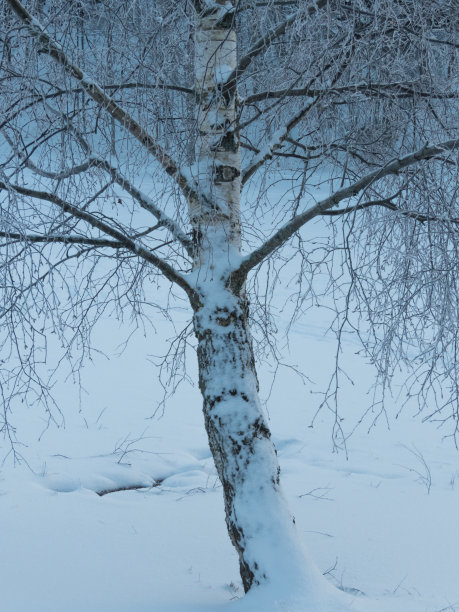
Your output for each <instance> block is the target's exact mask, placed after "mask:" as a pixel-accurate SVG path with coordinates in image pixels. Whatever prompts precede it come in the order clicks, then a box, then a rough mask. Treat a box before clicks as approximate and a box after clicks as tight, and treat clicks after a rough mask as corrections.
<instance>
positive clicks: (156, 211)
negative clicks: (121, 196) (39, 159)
mask: <svg viewBox="0 0 459 612" xmlns="http://www.w3.org/2000/svg"><path fill="white" fill-rule="evenodd" d="M68 124H69V128H70V129H72V130H73V131H75V130H74V128H73V126H72V124H71V122H68ZM1 132H2V134H3V136H4V138H5V139H6V141H7V142H8V144H9V145H10V146H11V148H12V149H13V151H14V153H15V154H16V155H17V156H18V157H19V158H21V157H22V155H21V153H20V151H18V150H17V148H16V147H15V145H14V143H13V141H12V140H11V139H10V138H9V136H8V134H6V133H5V131H4V130H1ZM78 135H79V142H80V144H82V145H83V146H84V148H85V150H86V152H87V154H88V158H87V159H86V160H85V161H84V162H83V163H81V164H78V165H77V166H74V167H72V168H68V169H66V170H61V171H59V172H52V171H50V170H43V169H42V168H39V167H38V166H36V165H35V164H34V163H33V162H32V160H31V159H30V158H25V159H24V160H23V163H24V165H25V166H26V167H27V168H28V169H29V170H32V171H33V172H34V173H36V174H38V175H39V176H43V177H44V178H49V179H53V180H62V179H65V178H68V177H70V176H74V175H76V174H80V173H82V172H85V171H87V170H89V169H90V168H94V167H98V168H102V169H103V170H105V171H106V172H107V173H108V174H109V175H110V177H111V178H112V180H113V182H115V183H116V184H117V185H119V186H120V187H121V188H122V189H124V190H125V191H126V192H127V193H129V195H130V196H132V197H133V198H134V199H135V200H136V201H137V202H138V203H139V204H140V206H141V207H142V208H143V209H144V210H147V211H148V212H149V213H151V214H152V215H153V216H154V217H156V219H157V220H158V222H159V223H160V224H161V226H162V227H165V228H166V229H168V230H169V231H170V232H171V234H172V235H173V236H174V238H176V239H177V240H178V241H179V242H180V243H181V244H182V246H183V247H184V248H185V250H186V252H187V253H188V255H190V256H193V243H192V241H191V240H190V239H189V238H188V236H187V235H186V234H185V232H184V231H183V230H182V229H181V228H180V226H179V225H178V224H177V223H176V222H175V221H174V220H173V219H171V218H170V217H169V216H168V215H166V213H165V212H164V211H163V210H161V209H160V208H158V206H156V205H155V204H154V202H153V201H152V200H151V198H149V197H148V196H147V195H146V194H145V193H143V192H142V191H141V190H140V189H138V188H137V187H135V185H133V183H131V181H129V180H128V179H127V178H125V177H124V176H123V175H122V174H121V173H120V172H119V170H117V169H116V168H115V167H114V166H113V165H112V164H110V163H109V162H108V161H107V160H105V159H101V158H100V157H97V156H94V155H92V154H91V148H90V146H89V144H88V142H87V141H86V140H85V139H83V137H82V136H81V135H80V134H78ZM82 140H83V142H82Z"/></svg>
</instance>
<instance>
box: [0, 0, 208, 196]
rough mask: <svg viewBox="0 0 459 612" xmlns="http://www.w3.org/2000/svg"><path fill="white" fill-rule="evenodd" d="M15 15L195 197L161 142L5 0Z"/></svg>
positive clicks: (20, 7)
mask: <svg viewBox="0 0 459 612" xmlns="http://www.w3.org/2000/svg"><path fill="white" fill-rule="evenodd" d="M6 1H7V2H8V4H9V5H10V7H11V9H12V10H13V11H14V13H15V14H16V15H17V17H18V18H19V19H20V20H21V21H22V23H24V24H25V25H26V27H27V29H28V30H29V32H30V33H31V34H32V36H33V37H34V38H35V39H36V40H37V42H38V43H39V44H40V51H41V52H42V53H46V54H47V55H49V56H50V57H52V58H53V59H54V60H55V61H56V62H57V63H58V64H60V65H61V66H62V67H63V68H64V70H65V71H66V72H67V73H68V74H70V75H71V76H72V77H73V78H75V79H76V81H78V82H79V83H80V86H81V87H82V89H84V91H85V92H86V93H87V94H88V95H89V96H90V97H91V98H92V99H93V100H94V101H95V102H96V103H97V104H98V105H99V106H100V107H101V108H102V109H104V110H105V111H106V112H108V113H109V115H111V116H112V117H113V118H114V119H115V120H116V121H118V123H119V124H120V125H121V126H123V127H124V128H125V129H126V130H127V131H128V132H129V133H130V134H131V135H132V136H133V137H134V138H136V140H138V141H139V142H140V143H141V144H142V145H143V146H144V147H145V149H147V151H149V152H150V153H151V154H152V155H153V156H154V157H155V159H156V160H157V161H158V162H159V163H160V164H161V166H162V167H163V169H164V170H165V172H166V173H167V174H168V175H169V176H171V177H172V178H173V179H174V180H175V181H176V183H177V184H178V185H179V187H180V188H181V190H182V192H183V194H184V195H185V197H186V198H187V199H188V200H189V201H197V200H198V195H197V193H196V191H195V190H194V189H193V187H192V186H191V185H190V183H189V182H188V180H187V178H186V177H185V175H184V174H183V173H182V172H181V171H180V169H179V168H178V166H177V164H176V163H175V162H174V160H173V159H172V157H171V156H170V155H169V154H168V153H166V151H165V150H164V149H163V148H162V146H161V145H160V144H159V143H158V142H156V140H155V139H154V138H153V137H152V136H151V135H150V134H149V133H148V132H147V131H146V130H145V129H144V128H143V127H142V126H141V125H140V124H139V123H138V122H137V121H136V120H135V119H134V118H133V117H132V116H131V115H130V114H129V113H127V112H126V111H125V110H124V109H123V108H122V107H121V106H119V104H118V103H117V102H115V100H114V99H113V98H111V97H110V96H109V95H107V94H106V93H105V92H104V91H103V89H102V87H101V86H100V85H99V84H98V83H96V82H95V81H94V80H93V79H91V78H90V77H89V76H88V75H87V74H85V73H84V72H83V70H82V69H81V68H80V67H79V66H78V65H77V64H75V63H73V62H72V61H71V60H70V58H69V57H68V56H67V54H66V53H65V51H64V50H63V48H62V47H61V45H60V44H59V43H57V42H56V41H55V40H54V39H53V38H52V37H51V36H50V35H49V34H48V33H47V31H46V30H45V28H44V27H43V26H42V25H41V23H40V22H39V21H37V19H35V17H33V16H32V15H31V14H30V13H29V12H28V11H27V10H26V9H25V8H24V6H23V5H22V3H21V2H20V1H19V0H6Z"/></svg>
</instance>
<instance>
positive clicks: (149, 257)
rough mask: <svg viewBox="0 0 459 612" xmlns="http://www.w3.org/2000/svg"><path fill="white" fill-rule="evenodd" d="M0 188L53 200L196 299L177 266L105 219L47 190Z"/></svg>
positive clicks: (8, 186)
mask: <svg viewBox="0 0 459 612" xmlns="http://www.w3.org/2000/svg"><path fill="white" fill-rule="evenodd" d="M0 190H5V191H12V192H15V193H18V194H20V195H23V196H26V197H29V198H35V199H38V200H44V201H46V202H51V203H52V204H54V205H55V206H57V207H59V208H60V209H61V210H62V211H63V212H65V213H68V214H70V215H72V216H73V217H75V219H81V220H82V221H85V222H86V223H87V224H88V225H89V226H91V227H93V228H94V229H97V230H99V231H100V232H102V233H104V234H106V235H107V236H110V237H111V238H113V239H115V240H116V241H117V242H119V243H121V244H122V245H123V246H124V248H126V249H127V250H129V251H131V252H132V253H135V254H136V255H137V256H138V257H140V258H142V259H144V260H145V261H148V262H149V263H150V264H152V265H153V266H155V268H157V269H158V270H159V271H160V272H162V274H163V275H164V276H165V277H166V278H167V279H168V280H169V281H171V282H172V283H175V284H177V285H178V286H179V287H181V288H182V289H183V290H184V291H185V292H186V293H187V294H188V295H189V297H190V299H194V291H193V289H192V288H191V287H190V285H189V284H188V282H187V281H186V279H185V278H184V277H183V276H182V275H181V274H180V273H179V272H178V271H177V270H175V268H173V267H172V266H171V265H170V264H168V263H167V262H166V261H164V260H163V259H161V258H160V257H158V256H157V255H155V254H154V253H153V252H152V250H151V249H148V248H146V247H144V246H143V245H142V244H141V243H140V242H138V241H137V240H135V239H133V238H131V237H129V236H126V235H125V234H123V233H122V232H121V231H119V230H117V229H115V228H114V227H112V226H111V225H109V224H108V223H106V222H105V221H102V220H101V219H99V218H97V217H95V216H94V215H92V214H91V213H89V212H87V211H86V210H82V209H81V208H78V207H77V206H74V205H73V204H70V202H67V201H65V200H62V198H60V197H59V196H57V195H55V194H53V193H48V192H46V191H37V190H35V189H28V188H26V187H21V186H20V185H15V184H12V183H8V184H6V183H4V182H3V181H0Z"/></svg>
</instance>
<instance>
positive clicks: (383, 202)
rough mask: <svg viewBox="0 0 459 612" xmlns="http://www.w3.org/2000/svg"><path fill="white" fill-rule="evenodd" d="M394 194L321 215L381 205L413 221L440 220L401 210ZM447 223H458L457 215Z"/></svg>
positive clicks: (347, 212)
mask: <svg viewBox="0 0 459 612" xmlns="http://www.w3.org/2000/svg"><path fill="white" fill-rule="evenodd" d="M395 197H396V196H395V195H394V196H391V197H389V198H383V199H381V200H370V201H368V202H362V203H361V204H356V205H355V206H348V207H347V208H343V209H339V210H327V211H325V212H323V213H321V215H322V216H329V217H339V216H341V215H347V214H349V213H352V212H356V211H358V210H365V209H366V208H372V207H374V206H382V207H383V208H387V209H388V210H392V211H393V212H396V213H398V214H400V215H402V216H403V217H408V218H409V219H413V220H414V221H419V222H420V223H426V222H427V221H440V220H441V219H440V218H439V217H436V216H435V215H426V214H424V213H420V212H417V211H415V210H403V208H400V206H397V205H396V204H394V203H393V202H392V200H393V199H394V198H395ZM448 222H449V223H454V224H455V225H459V217H453V218H452V219H448Z"/></svg>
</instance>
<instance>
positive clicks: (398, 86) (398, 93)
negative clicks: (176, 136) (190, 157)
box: [244, 82, 459, 105]
mask: <svg viewBox="0 0 459 612" xmlns="http://www.w3.org/2000/svg"><path fill="white" fill-rule="evenodd" d="M348 93H349V94H353V93H363V94H365V96H381V95H382V94H384V93H390V94H391V95H393V96H395V97H397V98H411V97H414V96H416V97H419V98H429V99H440V100H445V99H455V98H459V93H458V92H455V91H451V92H447V93H436V92H430V91H424V90H421V89H419V88H418V83H416V82H395V83H355V84H353V83H351V84H350V85H345V86H342V87H329V88H326V89H317V88H311V87H300V88H296V89H295V88H293V87H292V88H286V89H277V90H273V91H260V92H258V93H255V94H252V95H250V96H247V97H246V98H244V104H247V105H248V104H253V103H254V102H262V101H263V100H270V99H273V98H274V99H277V98H283V97H303V96H308V97H310V98H312V97H314V96H323V95H327V96H329V95H336V96H340V95H342V94H348Z"/></svg>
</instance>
